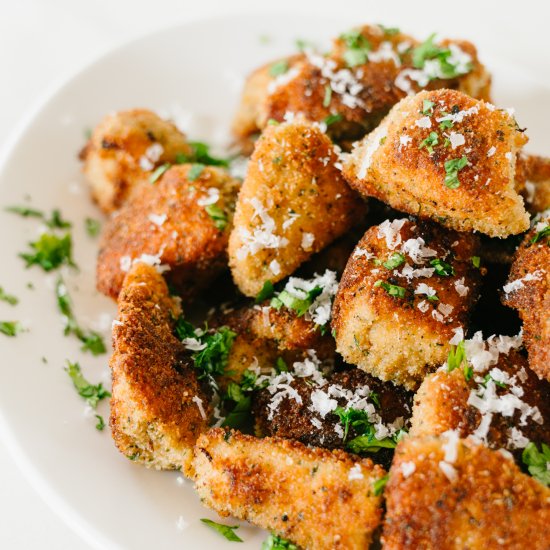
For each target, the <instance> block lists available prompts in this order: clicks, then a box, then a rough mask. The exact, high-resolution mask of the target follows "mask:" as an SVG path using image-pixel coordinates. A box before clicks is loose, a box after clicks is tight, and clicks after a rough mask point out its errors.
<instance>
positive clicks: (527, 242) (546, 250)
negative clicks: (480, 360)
mask: <svg viewBox="0 0 550 550" xmlns="http://www.w3.org/2000/svg"><path fill="white" fill-rule="evenodd" d="M535 220H536V221H535V223H534V227H533V228H532V229H531V231H529V233H527V235H526V236H525V238H524V240H523V242H522V244H521V246H520V247H519V248H518V250H517V252H516V257H515V260H514V263H513V264H512V269H511V271H510V275H509V277H508V283H507V284H506V285H504V288H503V290H504V294H503V303H504V305H507V306H510V307H513V308H515V309H517V310H518V312H519V315H520V317H521V319H522V321H523V334H524V340H525V346H526V348H527V351H528V352H529V366H530V367H531V368H532V369H533V370H534V371H535V372H536V373H537V374H538V375H539V377H540V378H545V379H546V380H550V314H549V312H550V228H549V227H550V225H549V223H550V212H548V211H547V213H546V214H544V213H543V214H542V215H541V216H540V217H538V218H535Z"/></svg>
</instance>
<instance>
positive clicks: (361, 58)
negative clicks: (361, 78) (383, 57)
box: [340, 29, 372, 67]
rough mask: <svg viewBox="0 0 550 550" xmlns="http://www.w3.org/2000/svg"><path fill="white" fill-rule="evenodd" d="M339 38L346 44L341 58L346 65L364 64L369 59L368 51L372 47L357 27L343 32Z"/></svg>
mask: <svg viewBox="0 0 550 550" xmlns="http://www.w3.org/2000/svg"><path fill="white" fill-rule="evenodd" d="M340 38H341V39H342V40H343V41H344V44H345V45H346V50H345V51H344V54H343V58H344V61H345V62H346V64H347V65H348V67H356V66H357V65H364V64H365V63H367V61H368V60H369V56H368V54H369V52H370V51H371V49H372V46H371V44H370V42H369V41H368V40H367V39H366V38H365V37H364V36H363V35H362V34H361V31H360V30H358V29H355V30H352V31H349V32H345V33H343V34H342V35H340Z"/></svg>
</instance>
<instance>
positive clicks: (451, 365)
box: [447, 340, 466, 372]
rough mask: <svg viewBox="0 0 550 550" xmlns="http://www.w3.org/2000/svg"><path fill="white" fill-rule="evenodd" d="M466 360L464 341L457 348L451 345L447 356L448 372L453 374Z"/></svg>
mask: <svg viewBox="0 0 550 550" xmlns="http://www.w3.org/2000/svg"><path fill="white" fill-rule="evenodd" d="M465 360H466V350H465V349H464V340H463V341H462V342H459V343H458V344H457V345H456V346H453V345H451V349H450V350H449V355H448V356H447V372H452V371H453V370H455V369H457V368H459V367H460V365H462V363H463V362H464V361H465Z"/></svg>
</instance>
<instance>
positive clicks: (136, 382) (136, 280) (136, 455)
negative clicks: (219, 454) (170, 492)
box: [110, 264, 210, 475]
mask: <svg viewBox="0 0 550 550" xmlns="http://www.w3.org/2000/svg"><path fill="white" fill-rule="evenodd" d="M179 313H180V311H179V308H178V306H177V304H176V302H175V301H174V300H173V299H172V298H171V297H170V295H169V294H168V288H167V287H166V283H165V282H164V280H163V278H162V276H161V275H159V274H158V273H157V272H156V271H155V269H154V268H153V267H151V266H148V265H145V264H137V265H135V266H134V267H132V269H131V270H130V272H129V273H128V275H127V276H126V278H125V280H124V284H123V287H122V292H121V294H120V297H119V301H118V318H117V320H116V321H115V322H114V323H113V347H114V352H113V356H112V357H111V361H110V365H111V373H112V379H113V391H112V395H113V396H112V399H111V421H110V424H111V429H112V435H113V439H114V440H115V444H116V446H117V447H118V449H119V450H120V452H121V453H122V454H124V455H125V456H127V457H128V458H129V459H130V460H133V461H135V462H139V463H141V464H144V465H145V466H147V467H149V468H156V469H180V468H181V469H182V471H183V472H184V473H185V474H186V475H190V467H191V461H192V449H193V445H194V444H195V441H196V439H197V437H198V435H199V433H201V432H202V431H205V430H206V428H207V426H208V417H209V416H210V405H209V401H208V398H207V397H206V395H205V394H204V393H203V391H202V390H201V388H200V386H199V383H198V381H197V376H196V374H195V371H194V369H193V367H192V365H191V364H190V363H189V362H188V360H187V359H186V352H185V348H184V346H183V345H182V343H181V342H180V341H179V340H178V339H177V338H176V337H175V336H174V335H173V333H172V329H173V325H174V319H175V318H176V317H177V316H178V314H179Z"/></svg>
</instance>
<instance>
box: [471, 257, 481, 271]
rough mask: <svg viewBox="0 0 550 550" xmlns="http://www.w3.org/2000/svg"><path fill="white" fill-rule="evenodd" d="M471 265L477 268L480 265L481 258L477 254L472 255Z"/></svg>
mask: <svg viewBox="0 0 550 550" xmlns="http://www.w3.org/2000/svg"><path fill="white" fill-rule="evenodd" d="M472 265H473V266H474V267H476V268H477V269H479V268H480V266H481V258H480V257H479V256H472Z"/></svg>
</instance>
